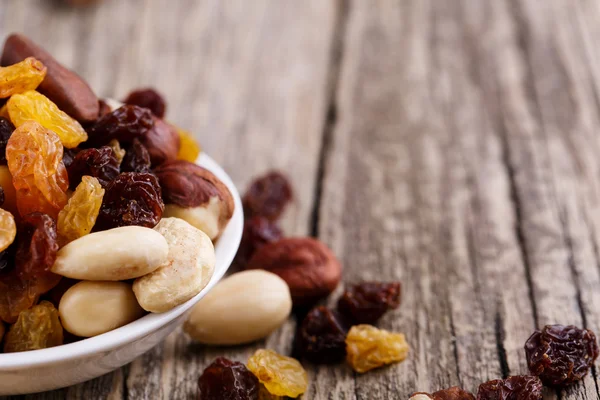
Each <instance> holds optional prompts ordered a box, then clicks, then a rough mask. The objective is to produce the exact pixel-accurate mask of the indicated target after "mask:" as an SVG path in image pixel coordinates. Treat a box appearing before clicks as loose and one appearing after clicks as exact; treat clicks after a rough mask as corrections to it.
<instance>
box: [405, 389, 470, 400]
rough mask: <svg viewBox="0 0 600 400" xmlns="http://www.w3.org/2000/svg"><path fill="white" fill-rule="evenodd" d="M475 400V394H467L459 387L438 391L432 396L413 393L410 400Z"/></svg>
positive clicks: (423, 393)
mask: <svg viewBox="0 0 600 400" xmlns="http://www.w3.org/2000/svg"><path fill="white" fill-rule="evenodd" d="M428 399H431V400H475V396H473V394H471V393H469V392H467V391H466V390H464V389H462V388H460V387H458V386H452V387H449V388H447V389H442V390H438V391H437V392H433V393H431V394H429V393H425V392H417V393H413V394H412V395H411V396H410V400H428Z"/></svg>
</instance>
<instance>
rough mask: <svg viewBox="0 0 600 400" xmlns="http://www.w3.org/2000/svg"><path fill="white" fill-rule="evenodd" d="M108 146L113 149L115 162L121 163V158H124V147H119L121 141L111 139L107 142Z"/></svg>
mask: <svg viewBox="0 0 600 400" xmlns="http://www.w3.org/2000/svg"><path fill="white" fill-rule="evenodd" d="M108 146H109V147H110V148H111V149H112V150H113V153H114V154H115V158H116V159H117V162H118V163H119V165H121V163H122V162H123V158H125V149H122V148H121V143H119V141H118V140H117V139H113V140H111V141H110V142H109V143H108Z"/></svg>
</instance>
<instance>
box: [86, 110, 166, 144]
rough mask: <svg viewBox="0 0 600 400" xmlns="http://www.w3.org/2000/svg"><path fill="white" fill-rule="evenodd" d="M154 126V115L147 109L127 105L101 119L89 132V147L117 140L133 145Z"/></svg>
mask: <svg viewBox="0 0 600 400" xmlns="http://www.w3.org/2000/svg"><path fill="white" fill-rule="evenodd" d="M153 126H154V120H153V119H152V113H151V112H150V110H148V109H146V108H141V107H138V106H132V105H125V106H123V107H120V108H117V109H116V110H114V111H111V112H110V113H108V114H106V115H105V116H103V117H102V118H100V119H99V120H98V121H97V122H96V123H95V124H94V125H93V126H92V127H91V128H90V130H89V140H88V141H87V142H86V143H87V145H88V146H91V147H96V146H102V145H105V144H107V143H109V142H110V141H111V140H112V139H117V140H118V141H119V142H121V143H131V141H132V140H133V139H134V138H139V137H142V136H143V135H145V134H146V133H147V132H148V130H150V129H151V128H152V127H153Z"/></svg>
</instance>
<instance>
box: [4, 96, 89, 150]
mask: <svg viewBox="0 0 600 400" xmlns="http://www.w3.org/2000/svg"><path fill="white" fill-rule="evenodd" d="M6 105H7V106H8V114H9V115H10V120H11V121H12V123H13V124H15V126H17V127H19V126H21V125H23V124H24V123H25V122H28V121H36V122H37V123H39V124H40V125H42V126H43V127H45V128H47V129H49V130H51V131H53V132H54V133H56V134H57V135H58V137H59V138H60V141H61V142H62V144H63V146H65V147H66V148H69V149H72V148H74V147H77V146H78V145H79V144H80V143H81V142H84V141H86V140H87V138H88V135H87V133H86V132H85V130H84V129H83V127H82V126H81V125H80V124H79V122H77V121H76V120H74V119H73V118H71V117H70V116H69V115H67V113H65V112H64V111H61V110H60V109H59V108H58V107H57V106H56V104H54V103H53V102H52V101H51V100H50V99H48V98H47V97H46V96H44V95H43V94H41V93H38V92H36V91H35V90H30V91H29V92H25V93H23V94H15V95H13V96H12V97H11V98H10V99H9V100H8V103H6Z"/></svg>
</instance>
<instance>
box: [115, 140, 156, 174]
mask: <svg viewBox="0 0 600 400" xmlns="http://www.w3.org/2000/svg"><path fill="white" fill-rule="evenodd" d="M121 171H123V172H150V155H149V154H148V150H146V146H144V145H143V144H142V143H141V142H140V141H139V140H138V139H137V138H136V139H133V142H131V145H130V146H128V147H127V149H126V151H125V157H124V158H123V161H122V162H121Z"/></svg>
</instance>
